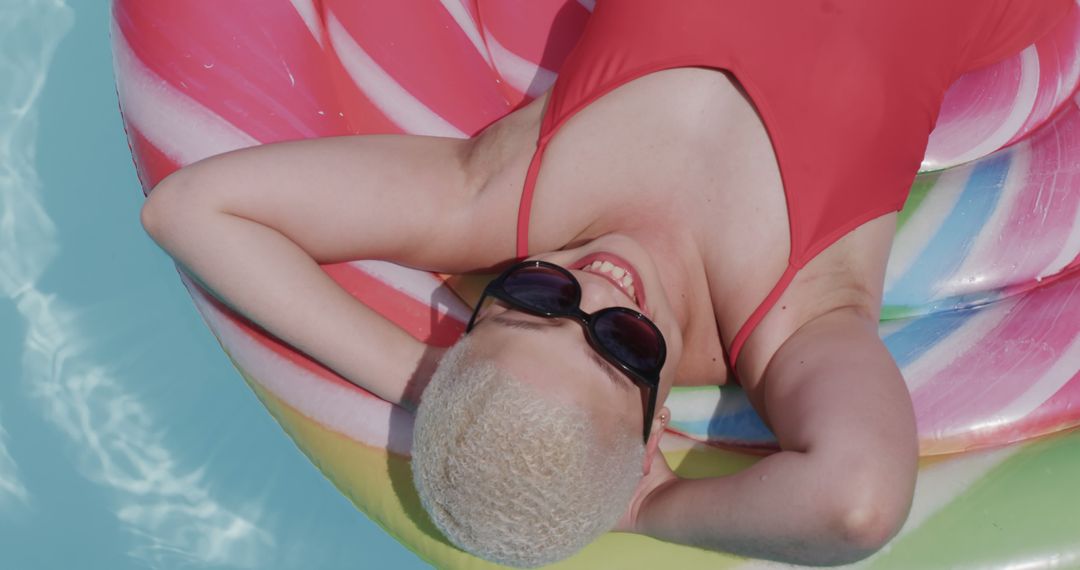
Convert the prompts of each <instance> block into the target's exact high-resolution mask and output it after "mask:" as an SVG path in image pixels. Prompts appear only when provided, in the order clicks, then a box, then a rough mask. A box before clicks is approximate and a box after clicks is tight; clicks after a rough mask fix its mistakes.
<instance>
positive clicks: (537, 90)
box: [484, 28, 556, 97]
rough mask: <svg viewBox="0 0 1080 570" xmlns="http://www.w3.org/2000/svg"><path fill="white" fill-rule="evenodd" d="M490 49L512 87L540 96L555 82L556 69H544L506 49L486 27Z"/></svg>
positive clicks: (500, 70)
mask: <svg viewBox="0 0 1080 570" xmlns="http://www.w3.org/2000/svg"><path fill="white" fill-rule="evenodd" d="M484 32H485V33H484V36H485V37H487V43H488V49H489V50H491V58H492V60H493V61H494V63H495V69H496V70H497V71H498V72H499V74H500V75H502V76H503V78H504V79H506V82H507V83H509V84H510V86H511V87H513V88H514V89H517V90H518V91H521V92H522V93H525V94H526V95H528V96H529V97H539V96H540V95H542V94H543V93H544V92H545V91H547V90H548V89H549V88H551V86H552V84H554V83H555V78H556V74H555V72H554V71H551V70H549V69H544V68H543V67H540V66H539V65H538V64H536V63H533V62H531V61H529V60H527V59H525V58H523V57H521V56H520V55H518V54H516V53H514V52H512V51H510V50H508V49H506V47H505V46H503V45H502V44H501V43H499V40H496V39H495V36H494V35H492V33H491V30H488V29H486V28H485V29H484Z"/></svg>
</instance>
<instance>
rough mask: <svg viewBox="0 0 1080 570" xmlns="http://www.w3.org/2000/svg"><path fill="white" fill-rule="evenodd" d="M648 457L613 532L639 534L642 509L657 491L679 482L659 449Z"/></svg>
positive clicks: (651, 451) (651, 452)
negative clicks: (639, 519) (627, 504)
mask: <svg viewBox="0 0 1080 570" xmlns="http://www.w3.org/2000/svg"><path fill="white" fill-rule="evenodd" d="M649 455H650V456H651V460H650V463H649V467H648V471H647V472H646V473H645V474H644V475H643V476H642V477H641V481H638V486H637V489H635V490H634V497H633V498H632V499H631V500H630V505H629V506H628V507H627V509H626V512H624V513H623V516H622V518H620V519H619V522H618V524H616V525H615V528H613V529H612V530H613V531H615V532H633V533H640V531H639V530H638V517H639V516H640V515H641V512H642V510H643V509H642V507H643V506H644V505H645V503H646V502H647V501H648V500H649V498H650V497H651V496H652V495H653V493H655V492H656V491H657V490H660V489H663V488H666V487H667V486H669V485H671V484H673V483H676V482H678V480H679V476H678V475H676V474H675V472H674V471H672V470H671V467H669V466H668V463H667V459H665V458H664V454H663V453H660V450H659V449H651V450H650V453H649Z"/></svg>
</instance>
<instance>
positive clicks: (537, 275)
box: [503, 267, 579, 312]
mask: <svg viewBox="0 0 1080 570" xmlns="http://www.w3.org/2000/svg"><path fill="white" fill-rule="evenodd" d="M503 290H505V291H506V292H507V294H509V295H510V296H511V297H513V298H514V300H516V301H517V302H519V303H521V304H523V305H525V306H527V307H530V308H532V309H534V310H537V311H541V312H565V311H569V310H571V309H573V308H574V307H576V306H577V303H578V295H579V289H578V287H577V284H576V283H574V282H573V281H572V280H571V279H570V278H569V277H567V276H566V275H564V274H562V273H560V272H558V271H556V270H554V269H550V268H547V267H525V268H522V269H520V270H518V271H515V272H513V273H511V274H510V275H507V276H506V279H505V280H504V281H503Z"/></svg>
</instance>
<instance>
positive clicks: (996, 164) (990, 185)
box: [889, 152, 1012, 306]
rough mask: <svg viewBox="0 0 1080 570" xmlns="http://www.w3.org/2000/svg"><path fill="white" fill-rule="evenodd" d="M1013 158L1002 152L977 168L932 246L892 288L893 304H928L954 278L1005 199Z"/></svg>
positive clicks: (932, 240) (890, 293)
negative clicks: (991, 216) (942, 285)
mask: <svg viewBox="0 0 1080 570" xmlns="http://www.w3.org/2000/svg"><path fill="white" fill-rule="evenodd" d="M1011 157H1012V153H1011V152H1000V153H998V154H996V155H991V156H989V157H987V158H984V159H982V160H981V161H979V162H978V163H977V164H976V165H975V167H974V168H973V170H972V172H971V176H970V177H969V178H968V181H967V184H965V185H964V190H963V193H962V194H961V195H960V198H959V199H958V200H957V201H956V205H955V206H954V207H953V209H952V211H951V212H949V215H948V217H946V218H945V221H944V222H943V223H942V224H941V227H939V228H938V230H937V231H936V232H935V233H934V236H933V237H932V238H931V239H930V245H929V246H928V247H927V248H926V249H925V250H924V251H923V252H922V253H921V254H920V255H919V257H918V258H917V259H916V260H915V263H914V264H912V266H911V267H910V268H909V269H908V270H907V272H905V273H904V275H903V276H902V277H900V279H898V280H897V281H896V282H895V283H894V284H893V286H892V287H891V288H890V289H889V302H890V303H891V304H895V305H908V306H913V305H923V304H926V303H927V302H929V301H930V300H931V299H932V298H933V297H934V296H935V295H936V291H937V290H938V289H939V287H940V284H941V283H942V282H943V281H945V280H948V279H951V278H953V276H954V275H955V274H956V271H957V270H958V269H959V268H960V265H961V264H962V263H963V262H964V259H965V258H966V257H967V255H968V252H969V251H970V250H971V247H972V245H973V244H974V243H975V238H976V237H978V235H979V233H980V231H981V230H982V229H983V227H984V226H985V225H986V222H987V220H988V219H989V218H990V215H991V214H992V213H993V212H994V209H995V208H996V207H997V204H998V201H999V200H1000V199H1001V194H1002V192H1003V191H1004V189H1005V178H1006V177H1007V176H1008V174H1009V168H1010V165H1011V163H1012V159H1011ZM931 192H933V190H931Z"/></svg>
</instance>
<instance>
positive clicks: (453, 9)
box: [439, 0, 494, 67]
mask: <svg viewBox="0 0 1080 570" xmlns="http://www.w3.org/2000/svg"><path fill="white" fill-rule="evenodd" d="M439 2H440V3H442V5H443V8H445V9H446V11H447V13H449V14H450V17H451V18H453V19H454V21H455V22H457V25H458V26H460V27H461V31H463V32H465V37H467V38H469V41H470V42H472V45H473V47H475V48H476V52H477V53H479V54H480V57H482V58H484V61H486V62H487V64H488V67H494V66H493V64H492V63H491V55H490V54H488V50H487V48H486V47H485V46H484V38H483V37H481V36H480V27H479V26H477V25H476V22H475V21H473V19H472V16H471V15H469V10H468V8H466V7H465V5H464V4H462V3H461V0H439Z"/></svg>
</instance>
